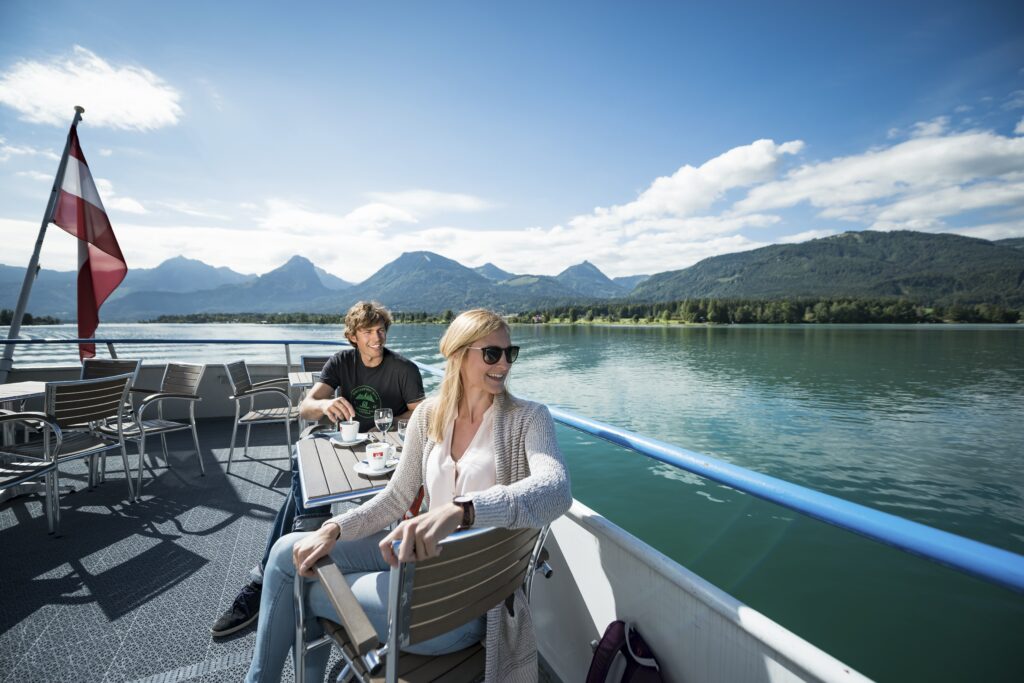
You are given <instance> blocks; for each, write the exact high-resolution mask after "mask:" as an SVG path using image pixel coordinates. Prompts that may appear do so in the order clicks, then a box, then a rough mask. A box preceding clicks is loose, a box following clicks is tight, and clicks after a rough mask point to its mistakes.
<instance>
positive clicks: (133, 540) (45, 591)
mask: <svg viewBox="0 0 1024 683" xmlns="http://www.w3.org/2000/svg"><path fill="white" fill-rule="evenodd" d="M240 436H241V434H240ZM230 438H231V421H230V420H207V421H202V422H200V424H199V439H200V444H201V445H202V447H203V458H204V462H205V464H206V476H200V475H199V467H198V465H197V463H196V460H195V455H194V452H193V450H192V442H191V435H190V434H189V433H188V432H179V433H176V434H170V435H169V436H168V446H169V450H170V460H171V468H170V469H167V468H165V467H164V466H163V459H162V456H161V457H160V459H159V465H158V466H155V467H153V466H152V465H153V462H152V460H151V457H149V456H147V459H146V461H147V463H148V464H149V465H151V467H150V468H149V469H147V471H146V472H145V474H144V479H143V490H142V500H141V501H140V502H138V503H133V504H128V503H126V502H125V498H126V497H127V493H128V487H127V485H126V484H125V482H124V474H123V473H122V472H121V471H120V469H119V468H120V466H121V465H120V462H121V458H120V455H119V454H118V455H117V456H112V457H110V458H108V461H107V478H106V482H105V483H103V484H101V485H99V486H97V487H96V488H94V489H92V490H89V489H87V488H86V487H85V484H86V478H85V466H84V464H82V463H77V464H70V465H68V466H62V468H61V482H62V484H70V485H72V486H73V488H75V489H76V491H75V492H74V493H71V494H67V493H65V494H63V495H62V496H61V535H60V536H59V537H56V538H55V537H51V536H49V535H47V533H46V516H45V512H44V510H43V506H42V498H41V497H39V496H35V495H28V496H20V497H18V498H14V499H12V500H10V501H7V502H4V503H0V596H2V598H0V683H15V682H17V683H22V682H25V683H27V682H29V681H83V682H85V681H88V682H89V683H99V682H113V681H131V682H139V683H141V682H143V681H144V682H145V683H177V682H179V681H197V682H203V683H213V682H214V681H232V682H236V681H241V680H242V679H243V677H244V675H245V672H246V670H247V669H248V666H249V658H250V656H251V654H252V648H253V641H254V635H255V625H253V626H252V627H250V628H248V629H245V630H243V631H241V632H239V633H236V634H233V635H231V636H229V637H227V638H220V639H216V640H214V639H213V638H211V636H210V624H212V623H213V621H214V619H216V617H217V616H218V615H219V614H220V613H221V612H222V611H223V610H224V609H226V608H227V607H229V606H230V604H231V602H232V600H233V599H234V597H235V595H236V594H237V592H238V590H239V589H240V588H241V587H242V586H243V585H245V583H246V582H247V581H248V574H249V570H250V568H251V567H252V566H253V565H255V564H256V563H257V562H258V561H259V560H260V558H261V557H262V554H263V547H264V543H265V541H266V537H267V533H268V531H269V529H270V527H271V524H272V522H273V519H274V515H275V514H276V513H277V509H278V507H280V504H281V502H282V500H283V499H284V496H285V493H286V492H287V490H288V485H289V476H290V475H289V467H288V450H287V449H286V447H285V446H284V438H285V436H284V429H283V427H282V426H281V425H267V426H260V427H255V428H254V429H253V434H252V444H254V446H250V448H249V455H248V457H247V458H243V457H241V451H240V449H236V451H235V457H234V461H233V462H232V465H231V473H230V474H226V473H225V471H224V468H225V466H226V464H227V456H228V448H227V445H228V441H229V439H230ZM154 441H156V443H153V441H151V442H150V443H148V444H147V450H148V451H149V453H151V454H153V453H158V452H159V440H154ZM129 460H130V462H131V463H132V467H133V469H134V463H135V455H134V454H133V452H132V446H131V445H129ZM337 673H338V664H337V656H336V655H335V656H334V657H333V659H332V661H331V666H330V675H329V678H328V680H334V676H335V675H336V674H337ZM282 680H285V681H290V680H292V673H291V661H290V659H289V661H288V662H287V663H286V665H285V669H284V678H283V679H282ZM541 680H542V681H557V679H556V678H555V677H554V676H553V675H551V674H550V673H548V672H546V671H544V670H543V669H542V672H541Z"/></svg>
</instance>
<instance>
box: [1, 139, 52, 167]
mask: <svg viewBox="0 0 1024 683" xmlns="http://www.w3.org/2000/svg"><path fill="white" fill-rule="evenodd" d="M13 157H43V158H44V159H51V160H53V161H60V155H59V154H57V153H56V152H54V151H53V150H50V149H37V148H35V147H31V146H29V145H11V144H8V142H7V140H6V138H3V137H0V161H7V160H8V159H11V158H13ZM54 170H55V171H56V169H54Z"/></svg>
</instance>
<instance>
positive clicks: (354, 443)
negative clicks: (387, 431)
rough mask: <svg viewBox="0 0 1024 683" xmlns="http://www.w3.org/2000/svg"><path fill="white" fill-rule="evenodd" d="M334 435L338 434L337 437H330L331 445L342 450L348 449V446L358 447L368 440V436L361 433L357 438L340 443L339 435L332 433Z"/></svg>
mask: <svg viewBox="0 0 1024 683" xmlns="http://www.w3.org/2000/svg"><path fill="white" fill-rule="evenodd" d="M334 433H335V434H338V436H332V437H331V443H333V444H334V445H335V446H341V447H342V448H348V447H349V446H358V445H359V444H361V443H363V442H364V441H366V440H367V439H368V438H370V436H369V434H367V433H365V432H363V433H361V434H360V435H359V436H358V437H357V438H355V439H353V440H352V441H342V440H341V435H340V433H339V432H334Z"/></svg>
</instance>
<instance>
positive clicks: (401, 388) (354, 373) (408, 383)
mask: <svg viewBox="0 0 1024 683" xmlns="http://www.w3.org/2000/svg"><path fill="white" fill-rule="evenodd" d="M320 381H321V382H323V383H324V384H326V385H328V386H329V387H331V388H332V389H339V388H340V391H339V392H338V393H339V395H341V396H342V397H344V398H345V400H347V401H348V402H349V403H351V404H352V407H353V408H355V410H356V419H358V420H359V429H360V430H361V431H364V432H365V431H367V430H369V429H370V428H371V427H373V426H374V425H373V411H374V410H376V409H377V408H391V410H392V411H394V414H395V418H397V417H398V416H399V415H401V414H402V413H404V412H405V411H407V410H409V404H410V403H417V402H419V401H422V400H423V377H421V376H420V369H419V368H418V367H416V364H415V363H413V362H412V361H411V360H409V359H407V358H403V357H402V356H400V355H398V354H397V353H394V352H392V351H391V350H389V349H384V359H383V360H382V361H381V363H380V365H378V366H377V367H375V368H368V367H366V366H365V365H363V360H362V358H360V357H359V350H358V349H345V350H344V351H339V352H338V353H336V354H334V355H333V356H331V357H330V358H329V359H328V360H327V363H325V364H324V369H323V370H321V371H320Z"/></svg>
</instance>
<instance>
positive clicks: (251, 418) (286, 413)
mask: <svg viewBox="0 0 1024 683" xmlns="http://www.w3.org/2000/svg"><path fill="white" fill-rule="evenodd" d="M297 419H299V409H298V408H297V407H292V408H288V407H285V406H281V407H280V408H259V409H257V410H250V411H249V412H248V413H246V414H245V415H243V416H242V418H241V419H240V420H239V421H238V423H239V424H252V423H254V422H284V421H285V420H288V421H291V420H297Z"/></svg>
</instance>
